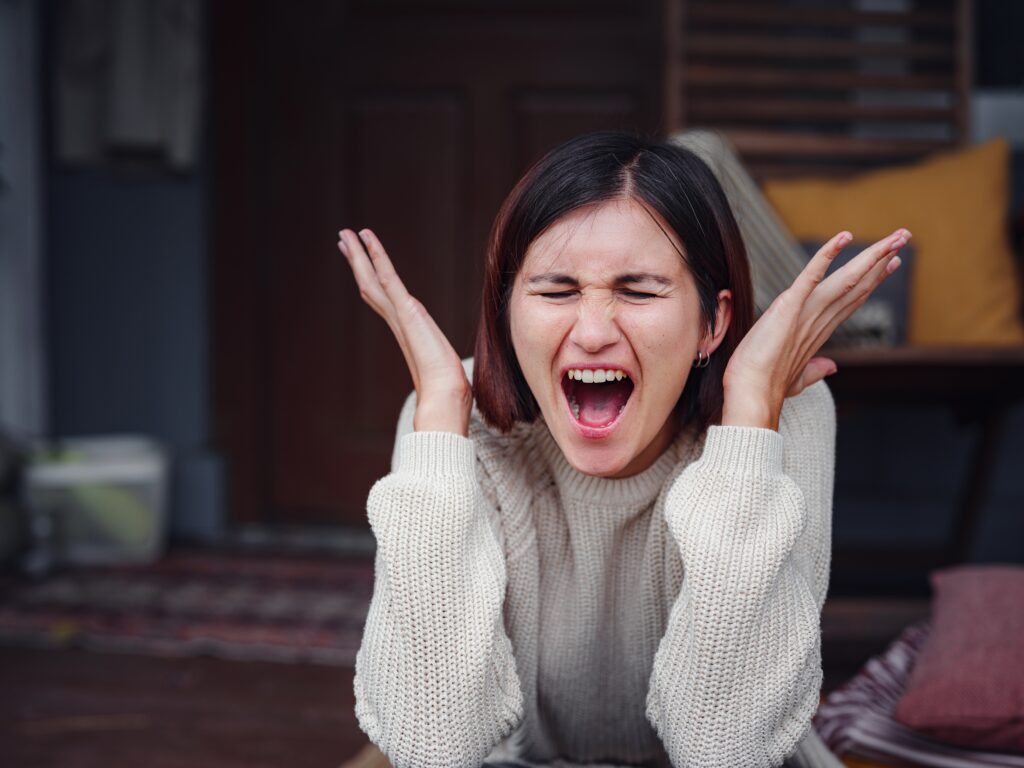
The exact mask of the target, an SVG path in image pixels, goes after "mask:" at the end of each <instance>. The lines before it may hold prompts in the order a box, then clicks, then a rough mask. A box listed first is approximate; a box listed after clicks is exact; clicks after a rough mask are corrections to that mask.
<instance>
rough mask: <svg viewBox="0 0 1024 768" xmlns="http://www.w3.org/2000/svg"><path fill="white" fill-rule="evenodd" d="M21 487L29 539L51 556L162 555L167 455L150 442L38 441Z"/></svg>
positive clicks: (69, 559)
mask: <svg viewBox="0 0 1024 768" xmlns="http://www.w3.org/2000/svg"><path fill="white" fill-rule="evenodd" d="M22 488H23V493H24V496H25V498H24V502H25V506H26V508H27V509H28V511H29V515H30V516H31V518H32V527H33V528H34V529H36V530H37V533H36V535H35V536H34V538H35V539H36V541H35V544H36V546H37V547H43V548H45V549H47V550H48V552H47V555H48V557H49V558H50V559H51V560H52V562H55V563H62V564H70V565H95V564H115V563H149V562H152V561H154V560H156V559H157V558H159V557H160V555H161V554H163V551H164V544H165V540H166V530H167V495H168V455H167V451H166V450H165V449H164V447H163V446H162V445H161V444H160V443H158V442H156V441H155V440H152V439H150V438H147V437H142V436H135V435H117V436H101V437H66V438H60V439H58V440H56V441H54V442H50V443H45V444H37V445H36V446H35V447H34V448H33V450H32V452H31V457H30V461H29V463H28V465H27V466H26V475H25V483H24V485H23V486H22ZM38 531H43V532H45V533H44V535H42V536H40V535H39V533H38Z"/></svg>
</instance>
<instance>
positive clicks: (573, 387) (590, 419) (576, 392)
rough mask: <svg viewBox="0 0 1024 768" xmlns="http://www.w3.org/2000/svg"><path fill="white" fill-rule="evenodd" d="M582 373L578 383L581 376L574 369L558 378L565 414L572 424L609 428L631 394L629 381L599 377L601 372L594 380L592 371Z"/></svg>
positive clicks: (616, 377)
mask: <svg viewBox="0 0 1024 768" xmlns="http://www.w3.org/2000/svg"><path fill="white" fill-rule="evenodd" d="M582 373H583V376H584V378H582V379H580V378H576V377H577V376H580V375H581V372H580V371H578V370H576V369H572V370H569V371H567V372H566V374H565V375H564V376H563V377H562V391H563V392H564V393H565V399H566V401H567V402H568V403H569V410H570V411H572V415H573V416H574V417H575V419H576V422H577V423H578V424H580V425H582V426H584V427H589V428H591V429H600V428H602V427H607V426H610V425H611V424H613V423H614V422H615V421H616V419H618V418H619V415H620V414H621V413H622V411H623V409H625V407H626V403H627V402H628V401H629V398H630V395H632V394H633V381H632V380H631V379H630V378H629V377H628V376H625V375H622V376H621V377H618V376H612V377H607V376H606V375H600V374H603V373H604V372H603V371H602V372H600V373H599V374H598V375H597V376H595V375H594V374H595V372H594V371H585V372H582ZM619 373H621V372H619ZM595 378H596V379H597V380H596V381H595V380H594V379H595ZM586 379H590V381H587V380H586Z"/></svg>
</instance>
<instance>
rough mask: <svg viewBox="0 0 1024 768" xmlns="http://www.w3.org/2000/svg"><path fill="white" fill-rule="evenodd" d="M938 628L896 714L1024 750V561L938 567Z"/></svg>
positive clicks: (975, 743) (956, 736)
mask: <svg viewBox="0 0 1024 768" xmlns="http://www.w3.org/2000/svg"><path fill="white" fill-rule="evenodd" d="M931 584H932V592H933V595H932V614H931V631H930V632H929V634H928V638H927V640H926V641H925V644H924V646H923V647H922V648H921V653H920V654H919V655H918V657H917V661H916V663H915V664H914V668H913V671H912V672H911V675H910V680H909V681H908V683H907V688H906V690H905V691H904V692H903V695H902V696H901V697H900V700H899V701H898V702H897V704H896V710H895V712H894V714H893V716H894V718H895V719H896V720H897V721H898V722H900V723H902V724H903V725H905V726H907V727H908V728H912V729H914V730H915V731H918V732H920V733H923V734H925V735H926V736H929V737H931V738H933V739H936V740H938V741H944V742H947V743H949V744H957V745H960V746H965V747H973V748H976V749H992V750H1000V751H1006V752H1022V753H1024V566H1015V565H961V566H955V567H951V568H943V569H940V570H937V571H933V572H932V573H931Z"/></svg>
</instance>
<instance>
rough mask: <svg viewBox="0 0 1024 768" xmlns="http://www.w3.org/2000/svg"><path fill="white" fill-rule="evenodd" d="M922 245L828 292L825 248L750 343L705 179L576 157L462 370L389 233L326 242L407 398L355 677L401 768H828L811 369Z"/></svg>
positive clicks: (725, 224) (673, 166) (514, 231)
mask: <svg viewBox="0 0 1024 768" xmlns="http://www.w3.org/2000/svg"><path fill="white" fill-rule="evenodd" d="M909 237H910V233H909V232H907V231H906V230H902V229H901V230H899V231H897V232H895V233H894V234H893V235H891V236H890V237H888V238H886V239H884V240H881V241H879V242H878V243H876V244H874V245H873V246H871V247H870V248H868V249H867V250H865V251H864V252H862V253H861V254H859V255H858V256H857V257H856V258H855V259H853V260H852V261H851V262H849V263H848V264H847V265H845V266H844V267H843V268H841V269H839V270H836V271H835V272H834V273H833V274H831V275H828V276H827V277H826V273H827V271H828V268H829V265H830V264H831V262H832V260H833V259H834V257H835V256H836V254H837V253H838V252H839V251H840V250H841V249H842V247H843V246H844V245H846V244H847V243H848V242H849V241H850V240H851V235H850V234H849V233H847V232H842V233H839V234H837V235H836V236H835V237H834V238H833V239H832V240H831V241H830V242H829V243H828V244H826V245H825V246H824V247H823V248H822V249H821V250H820V251H819V252H818V253H817V254H816V255H815V256H814V257H813V258H812V259H811V260H810V262H809V263H808V264H807V267H806V269H804V270H803V272H802V273H801V274H800V275H799V277H798V278H797V280H796V281H795V282H794V283H793V284H792V286H791V287H790V288H788V289H787V290H786V291H784V292H783V293H782V294H781V295H779V296H778V298H777V299H776V300H775V301H774V303H772V304H771V306H770V307H769V308H768V310H767V311H765V312H764V314H762V315H761V317H760V318H758V319H757V320H756V322H755V319H754V317H753V315H754V310H753V301H752V295H751V294H752V292H751V285H750V276H749V268H748V264H747V261H746V255H745V252H744V247H743V242H742V240H741V238H740V235H739V232H738V229H737V226H736V222H735V220H734V218H733V215H732V212H731V211H730V209H729V205H728V203H727V201H726V199H725V196H724V195H723V193H722V190H721V188H720V186H719V185H718V183H717V182H716V181H715V178H714V176H713V175H712V174H711V172H710V171H709V169H708V167H707V166H706V165H705V164H704V163H703V162H702V161H701V160H700V159H698V158H697V157H696V156H695V155H694V154H692V153H691V152H689V151H688V150H685V149H682V148H681V147H679V146H675V145H673V144H669V143H653V142H648V141H645V140H643V139H640V138H637V137H634V136H630V135H627V134H621V133H612V132H602V133H596V134H589V135H586V136H582V137H580V138H577V139H574V140H572V141H569V142H567V143H565V144H562V145H561V146H559V147H557V148H556V149H554V150H553V151H551V152H550V153H549V154H548V155H546V156H545V157H544V158H543V159H542V160H540V161H539V162H538V163H537V164H536V165H535V166H533V167H532V168H531V169H530V170H529V171H528V172H527V173H526V175H525V176H524V177H523V178H522V180H520V182H519V183H518V184H517V185H516V187H515V188H514V189H513V190H512V192H511V194H510V195H509V197H508V199H507V200H506V201H505V203H504V205H503V206H502V208H501V211H500V212H499V214H498V217H497V220H496V222H495V225H494V228H493V231H492V233H491V240H490V245H489V249H488V254H487V267H486V274H485V278H484V295H483V302H482V313H481V320H480V326H479V329H478V335H477V342H476V349H475V355H474V358H473V359H469V360H465V361H462V360H460V359H459V356H458V355H457V354H456V352H455V351H454V349H453V348H452V347H451V345H450V344H449V343H448V341H447V340H446V339H445V337H444V335H443V334H442V333H441V331H440V330H439V329H438V327H437V325H436V324H435V323H434V322H433V320H432V319H431V318H430V315H429V314H428V312H427V310H426V309H425V308H424V307H423V305H422V304H421V303H420V302H418V301H417V300H416V299H415V298H413V297H412V296H411V295H410V294H409V293H408V292H407V290H406V289H405V287H404V286H403V284H402V282H401V280H400V278H399V277H398V275H397V274H396V272H395V270H394V267H393V266H392V263H391V261H390V259H389V258H388V256H387V253H386V252H385V250H384V247H383V245H382V244H381V242H380V241H379V240H378V239H377V237H376V236H375V235H374V234H373V232H371V231H370V230H367V229H364V230H362V231H361V232H360V233H358V234H357V233H356V232H354V231H352V230H349V229H344V230H342V231H341V232H340V233H339V243H338V246H339V248H340V250H341V251H342V253H343V254H344V255H345V256H346V258H347V259H348V262H349V264H350V266H351V268H352V270H353V272H354V274H355V278H356V281H357V283H358V285H359V289H360V293H361V295H362V297H363V299H364V300H365V301H366V302H367V303H368V304H369V305H370V306H371V307H372V308H373V309H374V310H376V311H377V312H378V313H379V314H380V315H381V316H382V317H383V318H384V319H385V320H386V321H387V323H388V325H389V326H390V328H391V330H392V331H393V332H394V335H395V337H396V339H397V341H398V344H399V345H400V347H401V349H402V352H403V353H404V355H405V359H406V362H407V363H408V365H409V370H410V372H411V374H412V379H413V384H414V386H415V391H414V392H413V393H412V394H411V395H410V397H409V399H408V400H407V401H406V404H405V406H404V408H403V410H402V413H401V415H400V418H399V424H398V435H397V439H396V445H395V452H394V456H393V463H392V470H391V473H390V474H388V475H387V476H386V477H384V478H382V479H381V480H379V481H378V482H377V483H376V484H375V485H374V487H373V489H372V490H371V492H370V495H369V499H368V514H369V520H370V524H371V526H372V528H373V531H374V534H375V535H376V539H377V547H378V548H377V560H376V581H375V588H374V595H373V601H372V604H371V606H370V611H369V615H368V618H367V622H366V627H365V631H364V635H363V641H362V646H361V648H360V650H359V654H358V657H357V661H356V677H355V695H356V715H357V718H358V720H359V723H360V726H361V727H362V728H363V730H364V731H365V732H366V733H367V735H368V736H369V737H370V739H371V740H372V741H373V742H374V743H375V744H377V745H378V746H379V747H380V749H381V750H382V752H383V753H384V754H386V755H387V756H388V758H389V759H390V760H391V762H392V763H393V764H394V765H395V766H396V767H397V768H405V767H406V766H408V767H410V768H413V767H414V768H425V767H426V766H479V765H481V764H483V763H485V762H488V763H490V762H495V761H506V762H509V763H513V764H516V765H597V764H602V765H605V764H611V765H644V766H676V768H717V767H719V766H720V767H721V768H744V767H745V766H750V767H751V768H754V767H757V768H767V767H768V766H780V765H783V764H784V763H785V764H789V765H800V766H811V765H836V764H838V763H837V761H836V760H835V758H834V757H833V756H831V755H830V753H829V752H828V750H827V749H825V747H824V745H823V744H822V742H821V740H820V739H819V738H818V737H817V735H816V734H815V732H814V731H813V729H812V727H811V719H812V717H813V715H814V713H815V711H816V709H817V706H818V703H819V696H820V693H821V682H822V670H821V637H820V613H821V607H822V604H823V602H824V599H825V593H826V590H827V586H828V577H829V561H830V555H831V549H830V535H831V511H832V484H833V466H834V457H835V454H834V450H835V409H834V404H833V401H832V397H831V394H830V392H829V390H828V387H827V386H826V384H825V383H824V381H823V379H824V377H825V376H827V375H828V374H830V373H832V372H834V370H835V364H834V363H833V362H832V361H831V360H829V359H828V358H826V357H820V356H817V355H816V353H817V351H818V350H819V349H820V347H821V346H822V344H824V342H825V341H826V340H827V339H828V338H829V336H830V334H831V333H832V331H833V330H834V329H835V328H836V326H837V325H838V324H839V323H841V322H842V321H843V320H844V319H845V318H847V317H848V316H849V315H851V314H852V313H853V312H854V310H855V309H857V307H859V306H860V305H861V304H862V303H863V302H864V301H865V300H866V298H867V297H868V296H869V295H870V293H871V292H872V291H873V290H874V289H875V288H876V287H877V286H878V285H879V284H880V283H881V282H882V281H883V280H884V279H885V278H886V277H887V276H888V275H889V274H891V273H892V272H893V271H894V270H895V269H896V268H897V267H898V266H899V258H898V256H897V255H896V253H897V251H898V250H899V249H900V248H901V247H902V246H903V245H904V244H905V243H906V242H907V240H908V238H909ZM471 381H472V384H471V383H470V382H471Z"/></svg>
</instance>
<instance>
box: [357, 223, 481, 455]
mask: <svg viewBox="0 0 1024 768" xmlns="http://www.w3.org/2000/svg"><path fill="white" fill-rule="evenodd" d="M338 250H340V251H341V252H342V254H343V255H344V256H345V258H346V259H347V260H348V263H349V266H350V267H352V273H353V274H354V275H355V278H356V283H357V284H358V285H359V295H360V296H361V297H362V299H363V301H365V302H366V303H367V304H369V305H370V307H372V308H373V310H374V312H376V313H377V314H378V315H380V316H381V317H383V318H384V321H385V322H386V323H387V324H388V327H389V328H390V329H391V332H392V333H393V334H394V335H395V339H396V340H397V341H398V346H399V347H401V349H402V355H403V356H404V357H405V363H406V365H408V366H409V373H411V374H412V382H413V386H414V387H415V388H416V414H415V416H414V418H413V429H415V430H416V431H437V432H455V433H458V434H461V435H463V436H468V434H469V415H470V412H471V411H472V407H473V390H472V387H471V385H470V383H469V380H468V379H467V378H466V372H465V369H463V367H462V361H461V359H460V358H459V355H458V353H456V351H455V349H454V348H453V347H452V345H451V343H449V341H448V339H447V338H446V337H445V335H444V333H442V331H441V329H440V328H438V326H437V323H435V322H434V319H433V318H432V317H431V316H430V313H428V312H427V310H426V308H425V307H424V306H423V304H422V303H420V302H419V301H418V300H417V299H416V298H414V297H413V296H412V295H411V294H410V293H409V292H408V291H407V290H406V288H405V285H404V284H403V283H402V280H401V279H400V278H399V277H398V273H397V272H396V271H395V268H394V265H392V263H391V259H390V258H388V254H387V251H385V250H384V246H383V245H381V243H380V241H379V240H378V239H377V236H376V235H375V234H373V232H371V231H370V230H369V229H364V230H361V231H360V232H359V234H358V235H357V234H356V233H355V232H353V231H352V230H351V229H343V230H341V231H340V232H338Z"/></svg>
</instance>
